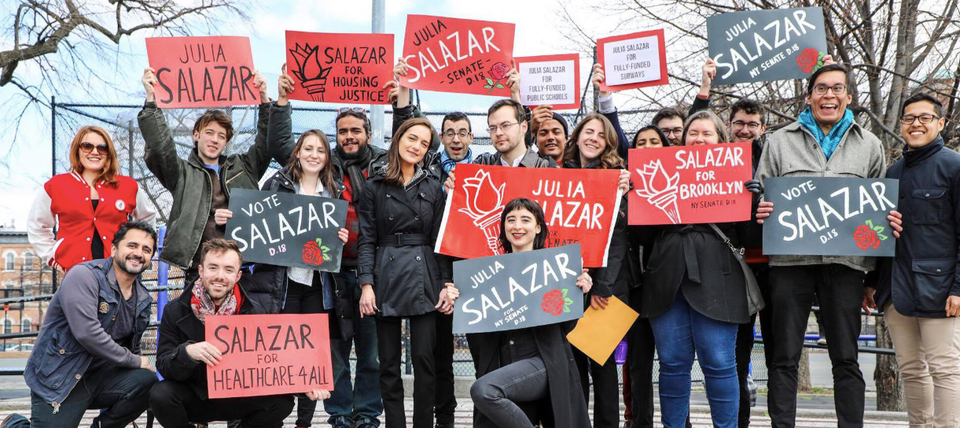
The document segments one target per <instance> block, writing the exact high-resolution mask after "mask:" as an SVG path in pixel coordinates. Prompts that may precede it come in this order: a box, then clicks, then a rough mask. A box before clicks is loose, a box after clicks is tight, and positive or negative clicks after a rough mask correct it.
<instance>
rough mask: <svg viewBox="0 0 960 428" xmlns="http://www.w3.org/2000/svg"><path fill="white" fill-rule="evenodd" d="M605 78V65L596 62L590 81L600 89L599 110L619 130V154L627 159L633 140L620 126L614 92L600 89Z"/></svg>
mask: <svg viewBox="0 0 960 428" xmlns="http://www.w3.org/2000/svg"><path fill="white" fill-rule="evenodd" d="M605 78H606V76H605V75H604V72H603V66H602V65H600V64H594V65H593V73H592V74H591V77H590V82H591V83H593V87H594V89H595V90H597V91H599V93H598V95H599V96H600V98H599V100H600V105H599V109H598V111H597V112H598V113H600V114H602V115H604V116H605V117H606V118H607V120H609V121H610V123H611V124H612V125H613V129H615V130H616V131H617V154H618V155H620V157H621V158H623V159H624V160H626V159H627V152H628V151H629V150H630V149H631V148H632V146H633V144H632V143H633V142H632V141H630V138H628V137H627V134H626V133H625V132H623V127H622V126H620V114H619V113H617V106H616V105H614V103H613V93H611V92H607V91H600V84H601V83H603V81H604V79H605Z"/></svg>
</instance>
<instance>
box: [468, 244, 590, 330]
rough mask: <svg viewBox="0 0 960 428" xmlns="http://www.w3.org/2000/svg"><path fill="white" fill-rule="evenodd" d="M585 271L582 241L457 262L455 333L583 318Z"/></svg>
mask: <svg viewBox="0 0 960 428" xmlns="http://www.w3.org/2000/svg"><path fill="white" fill-rule="evenodd" d="M581 272H582V267H581V265H580V245H579V244H573V245H565V246H562V247H555V248H546V249H543V250H536V251H523V252H520V253H512V254H506V255H502V256H490V257H481V258H478V259H472V260H463V261H458V262H454V263H453V281H454V284H456V285H457V289H458V290H459V291H460V297H459V298H457V302H456V305H455V307H454V314H453V332H454V333H456V334H465V333H488V332H494V331H506V330H515V329H520V328H527V327H536V326H541V325H548V324H556V323H560V322H564V321H570V320H575V319H579V318H580V317H581V316H583V291H581V290H580V288H579V287H577V277H579V276H580V274H581Z"/></svg>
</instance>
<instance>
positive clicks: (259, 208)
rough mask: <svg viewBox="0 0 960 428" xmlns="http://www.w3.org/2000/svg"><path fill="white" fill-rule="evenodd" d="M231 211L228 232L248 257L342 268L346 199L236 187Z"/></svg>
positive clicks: (329, 269) (326, 268)
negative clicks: (339, 234) (340, 235)
mask: <svg viewBox="0 0 960 428" xmlns="http://www.w3.org/2000/svg"><path fill="white" fill-rule="evenodd" d="M230 211H232V212H233V218H231V219H230V221H229V222H227V233H226V237H227V238H228V239H233V240H234V241H237V244H239V245H240V252H241V253H243V260H244V261H250V262H257V263H269V264H272V265H279V266H291V267H302V268H310V269H316V270H322V271H327V272H339V271H340V257H341V255H342V253H343V242H342V241H340V238H339V237H338V236H337V234H338V233H339V232H340V229H341V228H343V227H344V225H345V224H346V222H347V202H346V201H343V200H339V199H329V198H320V197H316V196H305V195H296V194H292V193H274V192H261V191H258V190H247V189H236V190H233V191H232V192H231V194H230Z"/></svg>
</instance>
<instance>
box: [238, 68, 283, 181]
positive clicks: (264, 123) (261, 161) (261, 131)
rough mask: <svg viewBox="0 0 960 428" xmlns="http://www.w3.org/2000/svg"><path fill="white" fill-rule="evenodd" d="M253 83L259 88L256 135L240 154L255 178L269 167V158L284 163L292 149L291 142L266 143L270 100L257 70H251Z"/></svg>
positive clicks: (265, 84)
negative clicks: (286, 143)
mask: <svg viewBox="0 0 960 428" xmlns="http://www.w3.org/2000/svg"><path fill="white" fill-rule="evenodd" d="M253 75H254V77H253V85H254V86H255V87H256V88H257V89H259V90H260V111H259V113H258V115H257V136H256V137H255V138H254V141H253V145H251V146H250V148H249V149H247V152H246V153H244V154H242V155H240V157H241V161H242V162H243V164H244V165H245V166H246V169H247V170H248V171H249V172H250V173H253V174H255V175H256V177H257V180H259V179H260V177H262V176H263V173H265V172H267V168H268V167H270V158H271V157H273V158H276V159H277V163H279V164H280V165H286V163H287V161H288V160H289V159H290V153H291V152H292V151H293V146H294V145H293V144H288V145H284V146H281V147H277V148H275V149H272V148H271V147H269V144H267V128H268V126H269V124H270V101H269V99H268V98H267V81H266V80H264V79H263V76H261V75H260V72H259V71H256V70H254V72H253Z"/></svg>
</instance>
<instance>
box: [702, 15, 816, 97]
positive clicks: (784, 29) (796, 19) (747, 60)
mask: <svg viewBox="0 0 960 428" xmlns="http://www.w3.org/2000/svg"><path fill="white" fill-rule="evenodd" d="M707 39H708V44H709V50H710V57H711V58H713V59H714V61H716V62H717V77H716V78H714V79H713V84H714V85H730V84H734V83H741V82H762V81H767V80H781V79H802V78H805V77H807V76H809V75H810V74H811V73H813V71H814V70H815V69H817V68H819V67H820V66H822V65H823V57H824V55H826V52H827V36H826V31H825V30H824V26H823V10H822V9H820V8H819V7H805V8H799V9H773V10H757V11H750V12H732V13H724V14H722V15H716V16H712V17H710V18H707Z"/></svg>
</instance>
